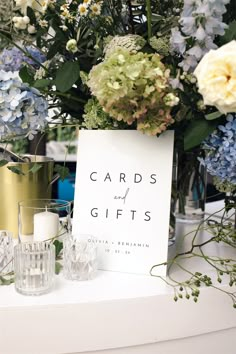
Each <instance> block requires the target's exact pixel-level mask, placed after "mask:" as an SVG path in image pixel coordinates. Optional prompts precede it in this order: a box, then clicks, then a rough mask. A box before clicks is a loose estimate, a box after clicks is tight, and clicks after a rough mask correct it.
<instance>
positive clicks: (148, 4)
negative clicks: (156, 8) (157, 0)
mask: <svg viewBox="0 0 236 354" xmlns="http://www.w3.org/2000/svg"><path fill="white" fill-rule="evenodd" d="M146 12H147V28H148V39H150V38H151V37H152V11H151V0H146Z"/></svg>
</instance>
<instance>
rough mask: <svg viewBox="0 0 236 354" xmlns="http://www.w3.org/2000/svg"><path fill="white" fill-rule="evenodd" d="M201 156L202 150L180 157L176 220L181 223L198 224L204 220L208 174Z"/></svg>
mask: <svg viewBox="0 0 236 354" xmlns="http://www.w3.org/2000/svg"><path fill="white" fill-rule="evenodd" d="M200 155H201V151H200V150H198V151H193V152H184V153H182V154H179V155H178V170H177V187H176V193H175V218H176V220H178V221H179V222H186V223H197V222H200V221H202V220H203V219H204V215H205V202H206V176H207V174H206V169H205V167H204V166H202V165H201V163H200V161H199V157H200Z"/></svg>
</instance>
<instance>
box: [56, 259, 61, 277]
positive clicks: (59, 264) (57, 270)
mask: <svg viewBox="0 0 236 354" xmlns="http://www.w3.org/2000/svg"><path fill="white" fill-rule="evenodd" d="M61 270H62V265H61V263H59V262H55V273H56V274H57V275H58V274H59V273H60V271H61Z"/></svg>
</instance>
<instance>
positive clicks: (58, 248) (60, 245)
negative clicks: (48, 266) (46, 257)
mask: <svg viewBox="0 0 236 354" xmlns="http://www.w3.org/2000/svg"><path fill="white" fill-rule="evenodd" d="M53 244H54V246H55V248H56V259H57V257H58V256H59V254H60V252H61V250H62V249H63V243H62V242H61V241H58V240H55V241H54V242H53Z"/></svg>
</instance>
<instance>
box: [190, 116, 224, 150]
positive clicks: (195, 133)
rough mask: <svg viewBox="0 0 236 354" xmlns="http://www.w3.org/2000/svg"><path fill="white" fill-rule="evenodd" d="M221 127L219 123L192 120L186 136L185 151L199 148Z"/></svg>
mask: <svg viewBox="0 0 236 354" xmlns="http://www.w3.org/2000/svg"><path fill="white" fill-rule="evenodd" d="M217 125H219V121H215V120H214V121H207V120H204V119H199V120H197V119H196V120H191V121H190V122H189V125H188V127H187V129H186V131H185V135H184V149H185V151H187V150H190V149H192V148H194V147H196V146H199V145H200V144H201V143H202V141H203V140H204V139H205V138H206V137H207V136H208V135H209V134H211V133H212V132H213V130H214V129H215V128H216V127H217Z"/></svg>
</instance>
